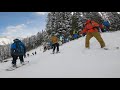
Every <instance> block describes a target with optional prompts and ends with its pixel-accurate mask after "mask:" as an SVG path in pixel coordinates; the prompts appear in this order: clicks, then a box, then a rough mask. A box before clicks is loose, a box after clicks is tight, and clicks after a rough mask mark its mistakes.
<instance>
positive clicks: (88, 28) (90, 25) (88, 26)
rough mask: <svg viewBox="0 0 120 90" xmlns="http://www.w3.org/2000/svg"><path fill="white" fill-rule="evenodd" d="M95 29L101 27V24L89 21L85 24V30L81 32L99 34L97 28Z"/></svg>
mask: <svg viewBox="0 0 120 90" xmlns="http://www.w3.org/2000/svg"><path fill="white" fill-rule="evenodd" d="M95 27H99V24H98V23H97V22H95V21H91V20H87V21H86V24H85V28H84V29H83V30H82V31H81V32H80V34H82V33H87V32H98V30H97V28H95Z"/></svg>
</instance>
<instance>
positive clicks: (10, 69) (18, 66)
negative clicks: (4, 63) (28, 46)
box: [5, 61, 29, 71]
mask: <svg viewBox="0 0 120 90" xmlns="http://www.w3.org/2000/svg"><path fill="white" fill-rule="evenodd" d="M28 63H29V61H25V62H24V64H18V65H17V66H16V67H13V66H11V67H9V68H7V69H5V70H6V71H13V70H15V69H17V68H20V67H22V66H24V65H26V64H28Z"/></svg>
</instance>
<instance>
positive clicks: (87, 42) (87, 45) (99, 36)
mask: <svg viewBox="0 0 120 90" xmlns="http://www.w3.org/2000/svg"><path fill="white" fill-rule="evenodd" d="M92 37H95V38H96V39H97V41H98V42H99V43H100V46H101V48H103V47H105V43H104V41H103V39H102V37H101V35H100V33H99V32H88V33H87V35H86V41H85V47H86V48H89V47H90V46H89V44H90V42H89V41H90V39H91V38H92Z"/></svg>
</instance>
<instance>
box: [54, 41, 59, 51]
mask: <svg viewBox="0 0 120 90" xmlns="http://www.w3.org/2000/svg"><path fill="white" fill-rule="evenodd" d="M56 47H57V52H59V43H55V44H53V52H55V49H56Z"/></svg>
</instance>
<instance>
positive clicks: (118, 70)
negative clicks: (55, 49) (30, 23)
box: [0, 31, 120, 78]
mask: <svg viewBox="0 0 120 90" xmlns="http://www.w3.org/2000/svg"><path fill="white" fill-rule="evenodd" d="M119 35H120V32H119V31H118V32H114V33H108V32H106V33H102V34H101V36H102V38H103V39H104V41H105V43H106V46H107V47H108V48H110V50H103V49H101V48H100V45H99V43H98V42H97V40H96V39H95V38H92V39H91V40H90V46H91V48H90V49H89V50H87V49H85V48H84V45H85V37H82V38H79V39H78V40H74V41H71V42H68V43H65V44H64V45H62V46H60V52H61V53H59V54H50V53H51V52H52V50H49V51H46V52H44V53H43V51H42V50H40V47H39V48H37V49H35V50H32V51H30V52H29V53H32V52H34V51H37V55H34V56H30V57H28V58H25V61H30V63H29V64H27V65H25V66H23V67H21V68H18V69H16V70H14V71H11V72H7V71H5V70H4V69H5V68H7V67H8V66H10V64H11V61H9V62H6V63H0V64H1V65H0V73H1V74H0V77H1V78H3V77H4V78H8V77H9V78H120V60H119V58H120V49H114V47H116V46H119V47H120V37H119ZM41 48H42V47H41ZM17 63H19V60H18V62H17Z"/></svg>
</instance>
